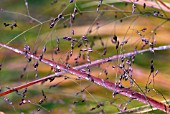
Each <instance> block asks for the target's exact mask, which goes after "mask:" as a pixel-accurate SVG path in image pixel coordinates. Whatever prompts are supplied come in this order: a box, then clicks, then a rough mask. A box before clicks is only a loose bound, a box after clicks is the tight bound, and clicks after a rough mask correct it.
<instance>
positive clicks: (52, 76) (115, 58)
mask: <svg viewBox="0 0 170 114" xmlns="http://www.w3.org/2000/svg"><path fill="white" fill-rule="evenodd" d="M0 46H2V47H4V46H5V45H4V44H0ZM167 49H170V45H166V46H159V47H155V48H153V50H155V51H156V50H157V51H158V50H167ZM148 51H150V49H144V50H140V51H136V52H130V53H125V54H120V55H115V56H112V57H107V58H103V59H98V60H96V61H92V62H91V63H86V64H83V65H79V66H77V67H73V69H77V70H79V69H83V68H86V67H87V66H89V67H91V66H97V65H100V64H104V63H106V62H111V61H115V60H117V59H120V58H122V57H125V58H126V57H130V56H132V55H136V54H140V53H144V52H148ZM65 73H66V72H65V71H62V72H57V73H55V74H51V75H48V76H46V77H43V78H40V79H37V80H34V81H31V82H28V83H26V84H23V85H20V86H18V87H15V88H13V89H11V90H7V91H5V92H2V93H0V97H1V96H4V95H7V94H9V93H12V92H14V91H15V90H20V89H23V88H26V87H29V86H31V85H34V84H36V83H39V82H42V81H45V80H48V79H50V78H54V77H56V76H59V75H63V74H65Z"/></svg>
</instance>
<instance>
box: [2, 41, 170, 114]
mask: <svg viewBox="0 0 170 114" xmlns="http://www.w3.org/2000/svg"><path fill="white" fill-rule="evenodd" d="M0 46H1V47H4V48H7V49H9V50H11V51H14V52H16V53H18V54H21V55H24V54H25V52H23V51H21V50H18V49H16V48H13V47H10V46H7V45H5V44H2V43H0ZM154 49H155V50H165V49H170V45H168V46H160V47H157V48H154ZM146 51H149V49H147V50H141V51H138V52H131V53H127V56H132V55H134V54H136V53H139V52H141V53H142V52H146ZM125 55H126V54H123V55H117V58H116V59H118V58H119V57H121V56H125ZM27 56H29V57H31V58H33V59H35V60H39V56H36V55H32V54H30V53H28V54H27ZM113 57H114V56H113ZM113 57H110V59H109V58H106V60H107V61H106V60H105V59H104V60H105V62H108V60H109V61H110V60H111V58H113ZM102 60H103V59H101V60H100V62H99V63H100V64H101V63H103V62H104V61H102ZM41 62H43V63H45V64H48V65H50V66H52V67H56V68H57V69H61V70H63V71H65V72H68V73H70V74H73V75H76V76H78V77H80V78H83V79H86V80H89V81H92V82H94V83H96V84H98V85H99V86H102V87H104V88H107V89H109V90H112V91H116V92H118V93H119V94H122V95H125V96H127V97H129V98H132V99H135V100H138V101H140V102H143V103H145V104H149V105H151V106H152V107H155V108H158V109H159V110H162V111H164V112H167V113H169V106H168V105H166V104H163V103H161V102H159V101H156V100H154V99H152V98H150V97H147V96H145V95H143V94H142V93H140V92H135V91H132V90H130V89H129V88H124V87H119V85H117V84H114V83H112V82H109V81H107V80H103V79H100V78H97V77H95V76H92V75H87V74H86V73H83V72H80V71H79V70H77V69H75V68H69V69H68V68H67V67H66V66H64V65H62V64H58V63H55V62H54V61H51V60H48V59H45V58H43V59H42V60H41ZM94 63H95V62H94ZM61 73H62V72H61ZM54 75H55V74H53V76H54ZM41 81H42V79H39V80H35V81H32V82H30V83H27V85H28V86H30V85H33V84H35V83H38V82H41ZM27 85H24V86H19V87H16V88H13V89H10V90H8V91H6V92H3V93H0V96H4V95H6V94H9V93H11V92H13V91H16V90H19V89H22V88H26V87H28V86H27Z"/></svg>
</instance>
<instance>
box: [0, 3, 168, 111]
mask: <svg viewBox="0 0 170 114" xmlns="http://www.w3.org/2000/svg"><path fill="white" fill-rule="evenodd" d="M27 2H28V9H27V8H26V6H25V2H24V0H22V1H21V0H1V1H0V8H1V9H0V42H1V43H4V44H8V45H10V46H12V47H15V48H18V49H21V50H23V49H24V45H29V46H30V48H31V52H34V51H37V55H40V54H42V50H43V48H44V46H46V48H47V51H46V52H45V53H44V56H43V57H44V58H47V59H49V60H54V61H55V62H57V63H60V64H65V62H66V58H67V55H68V54H69V52H70V50H71V42H69V41H66V40H64V39H63V36H69V37H74V38H76V39H77V40H79V41H80V40H81V37H82V36H83V35H87V37H88V41H89V44H88V45H89V46H90V45H92V44H93V43H94V46H93V48H92V49H93V52H90V59H91V61H94V60H97V59H102V58H105V57H109V56H114V55H117V54H120V53H127V52H131V51H133V50H134V49H135V47H137V50H141V47H142V44H143V43H142V41H141V38H140V36H139V35H138V34H137V33H136V32H137V31H140V33H141V34H142V35H143V36H145V38H146V39H148V40H149V41H152V39H153V37H154V38H155V40H156V44H155V45H154V46H155V47H157V46H161V45H169V44H170V40H169V33H170V23H169V21H166V19H165V18H169V16H170V14H169V13H168V12H164V11H161V10H158V9H154V8H149V7H146V8H143V6H138V5H137V6H136V9H135V13H134V14H132V4H130V3H124V2H119V1H118V0H115V1H112V0H103V4H102V5H101V6H100V7H99V11H98V12H97V11H96V9H97V5H98V4H99V1H95V0H93V1H91V0H75V1H74V2H73V3H69V0H54V1H53V0H48V1H47V0H36V1H35V0H27ZM164 2H168V0H167V1H166V0H164ZM75 7H76V8H77V10H78V12H77V13H76V15H75V20H74V22H72V21H71V17H70V15H71V14H72V13H73V11H74V8H75ZM154 11H159V12H160V14H162V15H163V17H161V16H159V17H157V16H154V15H153V12H154ZM28 12H29V14H30V16H29V15H28ZM61 12H62V14H63V17H64V18H62V19H60V21H58V22H57V23H56V25H55V26H54V27H53V28H50V26H49V25H50V21H51V20H52V19H54V18H55V17H57V16H58V15H59V14H60V13H61ZM165 21H166V22H165ZM15 22H16V23H17V27H14V28H13V29H11V28H10V26H7V27H5V26H4V23H7V24H10V25H11V24H13V23H15ZM143 28H147V30H146V31H145V32H142V31H141V30H142V29H143ZM72 30H74V35H73V34H72ZM89 30H91V33H88V32H89ZM154 30H156V31H154ZM113 35H117V37H118V40H119V41H120V42H122V41H124V40H128V43H127V44H125V45H124V46H123V47H119V49H118V51H117V50H116V49H115V44H113V43H112V42H111V40H110V39H111V38H112V37H113ZM56 39H60V43H59V48H60V53H57V54H56V53H54V52H55V49H56V45H57V40H56ZM101 42H103V43H104V46H102V43H101ZM77 45H78V44H77V43H75V48H74V50H73V56H72V57H71V58H70V59H69V61H68V63H69V64H70V65H71V66H72V67H74V66H75V60H74V58H75V57H77V56H78V54H79V52H80V48H79V47H78V46H77ZM105 47H106V49H107V53H106V55H103V54H102V53H103V52H104V48H105ZM82 48H85V46H83V47H82ZM144 48H146V49H147V48H149V46H145V47H144ZM169 55H170V50H164V51H155V52H154V53H152V52H146V53H142V54H138V55H136V57H135V62H134V64H133V65H132V68H133V79H134V80H135V81H136V83H137V84H138V86H139V87H140V88H141V89H142V90H145V86H146V83H147V80H148V77H149V75H150V61H151V60H154V67H155V71H156V70H158V71H159V73H158V74H157V75H156V77H155V78H154V81H155V82H154V89H156V90H157V92H155V91H154V89H153V86H152V85H153V83H151V84H150V86H149V87H150V92H149V93H147V94H146V95H147V96H149V97H152V98H154V99H156V100H159V101H163V100H165V99H166V100H168V99H169V98H170V93H169V89H170V83H169V82H170V70H169V68H170V57H169ZM82 56H83V54H82ZM85 58H86V53H85ZM35 62H36V61H35V60H32V61H31V62H30V63H28V62H27V60H26V58H24V56H22V55H19V54H16V53H14V52H11V51H9V50H7V49H4V48H1V47H0V64H1V65H2V66H1V71H0V89H1V90H2V91H5V90H7V88H8V87H9V88H12V87H15V86H19V85H21V84H24V83H26V82H29V81H32V80H35V79H36V77H35V75H36V71H35V70H34V67H33V64H34V63H35ZM84 63H87V60H86V59H85V60H83V59H82V58H80V59H79V64H84ZM120 63H121V60H116V61H113V62H110V63H105V64H101V65H100V67H99V66H95V67H91V68H90V70H91V74H92V75H94V76H96V77H100V78H103V79H108V80H109V81H111V82H113V83H114V82H115V81H116V80H118V77H119V75H120V74H121V73H122V71H121V70H120V69H119V68H117V65H118V64H120ZM112 66H116V68H115V69H113V68H112ZM24 68H26V71H24V70H23V69H24ZM85 70H87V69H85ZM105 71H107V72H108V74H107V75H106V73H105ZM37 72H38V73H37V74H38V78H41V77H45V76H47V75H49V74H53V73H54V71H53V70H51V67H49V66H48V65H45V64H43V63H40V62H39V66H38V68H37ZM22 74H23V75H24V76H23V78H20V77H21V75H22ZM63 76H65V77H66V76H67V77H69V78H68V79H65V77H63ZM63 76H61V77H58V78H55V80H54V81H52V82H49V81H47V82H45V83H44V84H41V83H39V84H35V85H33V86H30V87H28V88H27V93H26V97H25V99H27V100H30V101H31V103H26V104H23V105H19V103H20V102H21V99H22V97H21V96H19V95H17V94H16V93H15V92H14V93H11V94H8V95H6V96H3V97H1V98H0V112H4V113H7V114H18V113H22V112H23V113H33V112H34V113H38V114H46V113H51V114H54V113H55V114H57V113H58V114H61V113H62V114H67V113H76V114H83V113H84V114H86V113H89V114H90V113H91V114H93V113H94V114H96V113H102V112H105V113H106V114H109V113H117V112H119V111H120V109H123V108H124V107H125V106H126V105H127V109H131V108H134V107H140V106H143V105H145V104H143V103H141V102H138V101H135V100H130V99H129V98H127V97H124V96H122V95H119V94H118V95H116V96H115V97H114V98H113V97H112V93H113V92H112V91H109V90H107V89H105V88H103V87H100V86H98V85H96V84H93V83H91V82H88V81H85V80H83V79H81V80H76V78H77V77H76V76H73V75H70V74H64V75H63ZM151 79H152V78H151ZM55 84H57V86H56V87H52V88H49V87H50V86H51V85H55ZM122 84H123V86H125V87H130V84H129V81H122ZM138 86H136V85H135V84H134V86H133V87H132V88H131V89H133V90H134V91H140V90H139V87H138ZM83 89H84V92H80V91H82V90H83ZM42 90H43V91H44V93H45V94H46V96H47V100H46V101H44V102H43V103H42V104H39V100H40V99H42V98H43V95H42ZM23 91H24V90H20V91H19V92H21V93H22V92H23ZM158 91H159V93H158ZM163 97H164V98H165V99H164V98H163ZM4 98H8V99H9V101H10V102H12V104H9V102H8V103H7V102H5V101H4ZM100 103H102V104H104V106H101V107H99V108H96V109H95V110H93V111H91V109H92V108H93V107H96V106H97V104H100ZM39 110H40V111H39ZM148 113H163V112H161V111H159V110H155V111H150V112H148Z"/></svg>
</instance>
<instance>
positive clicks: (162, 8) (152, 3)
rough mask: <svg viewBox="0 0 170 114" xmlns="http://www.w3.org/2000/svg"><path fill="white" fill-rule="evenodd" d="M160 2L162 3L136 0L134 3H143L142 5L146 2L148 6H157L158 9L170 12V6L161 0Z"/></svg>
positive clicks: (126, 0)
mask: <svg viewBox="0 0 170 114" xmlns="http://www.w3.org/2000/svg"><path fill="white" fill-rule="evenodd" d="M121 1H124V2H129V3H132V1H133V0H121ZM159 2H160V4H157V3H156V2H153V1H149V0H136V2H134V3H135V4H138V5H142V6H143V5H144V3H145V5H146V6H148V7H153V8H157V9H161V10H164V11H167V12H170V7H168V6H167V5H166V4H165V3H163V2H162V1H161V0H159ZM160 6H161V8H160Z"/></svg>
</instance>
